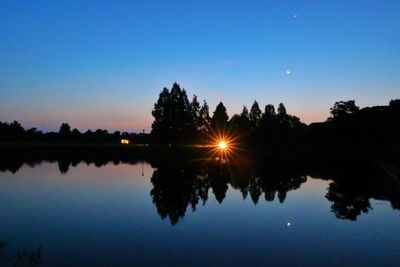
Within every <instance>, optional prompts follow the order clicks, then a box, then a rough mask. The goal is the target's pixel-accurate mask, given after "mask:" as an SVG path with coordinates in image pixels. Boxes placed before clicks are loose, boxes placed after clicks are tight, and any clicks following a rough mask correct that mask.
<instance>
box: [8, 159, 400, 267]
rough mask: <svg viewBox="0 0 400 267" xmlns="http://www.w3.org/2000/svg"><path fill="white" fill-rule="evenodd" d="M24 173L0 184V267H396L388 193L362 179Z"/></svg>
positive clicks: (271, 173) (222, 171)
mask: <svg viewBox="0 0 400 267" xmlns="http://www.w3.org/2000/svg"><path fill="white" fill-rule="evenodd" d="M31 165H32V166H29V165H27V164H24V165H23V166H22V167H20V166H18V168H10V169H8V170H5V169H3V172H0V213H1V220H0V242H1V243H0V260H1V261H0V263H1V266H29V265H30V266H159V265H163V266H177V265H179V266H188V265H192V266H221V265H222V264H226V265H229V266H240V265H246V266H252V265H255V266H257V265H258V266H266V265H269V266H288V265H291V266H400V253H399V247H400V212H399V209H398V208H399V204H398V203H399V202H398V201H397V200H396V199H397V198H396V195H395V194H396V192H394V193H393V192H392V191H390V189H388V187H387V186H386V185H384V183H383V182H382V180H380V178H379V177H375V174H374V175H367V176H365V173H369V172H363V171H360V170H359V169H356V170H348V169H346V168H344V169H343V170H341V171H335V170H337V169H338V168H331V170H328V171H326V170H312V169H307V168H299V167H298V166H296V167H294V166H291V165H287V164H285V165H280V164H271V165H270V166H267V167H265V166H264V165H263V166H261V167H260V166H258V167H256V166H251V167H249V168H245V169H244V170H239V169H234V168H233V169H232V168H227V167H222V168H221V166H209V165H207V164H204V163H202V162H196V161H194V162H191V163H190V164H188V165H185V164H179V163H175V164H173V163H171V162H169V163H154V162H152V163H151V164H149V163H147V162H140V161H138V162H130V163H128V162H124V163H119V162H118V161H117V162H108V163H106V162H102V163H99V164H97V166H96V165H95V164H89V165H88V164H85V163H84V162H75V163H73V164H70V163H69V162H67V163H65V162H62V161H60V162H41V163H39V164H31ZM332 170H333V171H332ZM357 175H359V176H360V177H354V176H357ZM360 181H362V182H360ZM393 194H394V195H393Z"/></svg>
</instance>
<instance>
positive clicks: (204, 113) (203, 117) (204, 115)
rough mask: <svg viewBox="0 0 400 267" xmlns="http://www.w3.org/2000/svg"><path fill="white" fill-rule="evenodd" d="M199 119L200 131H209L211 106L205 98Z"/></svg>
mask: <svg viewBox="0 0 400 267" xmlns="http://www.w3.org/2000/svg"><path fill="white" fill-rule="evenodd" d="M199 119H200V131H201V132H203V133H206V132H208V130H209V128H210V123H211V118H210V111H209V107H208V105H207V102H206V101H205V100H204V102H203V105H202V106H201V108H200V111H199Z"/></svg>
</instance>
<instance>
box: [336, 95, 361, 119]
mask: <svg viewBox="0 0 400 267" xmlns="http://www.w3.org/2000/svg"><path fill="white" fill-rule="evenodd" d="M359 110H360V108H359V107H358V106H356V102H355V101H354V100H349V101H339V102H335V105H334V106H333V107H332V108H331V115H332V118H333V119H338V118H345V117H346V116H348V115H353V114H355V113H357V112H358V111H359Z"/></svg>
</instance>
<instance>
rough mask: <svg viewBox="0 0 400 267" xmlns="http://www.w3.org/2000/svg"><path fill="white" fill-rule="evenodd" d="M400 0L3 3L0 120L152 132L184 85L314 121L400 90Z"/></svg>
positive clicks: (211, 96) (381, 101)
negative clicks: (161, 109) (339, 104)
mask: <svg viewBox="0 0 400 267" xmlns="http://www.w3.org/2000/svg"><path fill="white" fill-rule="evenodd" d="M399 64H400V1H398V0H394V1H385V0H375V1H369V0H363V1H349V0H343V1H342V0H331V1H328V0H325V1H316V0H315V1H313V0H303V1H294V0H293V1H285V0H282V1H275V0H271V1H267V0H263V1H256V0H255V1H244V0H243V1H234V0H229V1H223V0H220V1H219V0H218V1H216V0H212V1H206V0H203V1H189V0H185V1H174V0H168V1H155V0H144V1H118V0H116V1H88V0H76V1H74V0H68V1H54V0H50V1H42V0H0V121H9V122H11V121H14V120H17V121H19V122H20V123H21V124H22V125H23V126H24V127H25V128H30V127H36V128H38V129H41V130H44V131H53V130H58V128H59V126H60V124H61V122H68V123H69V124H70V125H71V127H73V128H78V129H80V130H86V129H88V128H90V129H97V128H102V129H108V130H110V131H113V130H122V131H129V132H132V131H141V130H142V129H145V131H146V132H148V131H150V129H151V122H152V120H153V118H152V116H151V110H152V108H153V105H154V102H155V101H156V100H157V98H158V94H159V93H160V91H161V90H162V89H163V88H164V87H167V88H171V86H172V84H173V83H174V82H177V83H179V84H180V85H181V86H182V87H184V88H185V89H186V90H187V92H188V94H189V96H190V97H191V96H192V95H193V94H196V95H197V96H198V98H199V99H200V100H203V99H205V100H207V102H208V103H209V105H210V109H211V110H210V111H211V112H212V111H213V110H214V108H215V106H216V104H218V102H219V101H222V102H223V103H224V104H225V106H226V107H227V110H228V114H229V115H230V116H231V115H233V114H234V113H239V112H240V111H241V109H242V107H243V105H246V106H248V107H249V106H251V104H252V103H253V101H254V100H257V101H258V102H259V104H260V106H261V107H262V108H263V107H264V106H265V105H266V104H274V105H275V106H277V105H278V104H279V103H280V102H283V103H284V104H285V106H286V108H287V111H288V113H291V114H293V115H296V116H298V117H300V119H301V120H302V121H303V122H305V123H311V122H317V121H324V120H325V119H326V118H327V117H328V116H329V108H330V107H332V106H333V104H334V103H335V101H340V100H350V99H354V100H355V101H356V104H357V105H359V106H360V107H365V106H372V105H386V104H388V102H389V101H390V100H391V99H395V98H400V75H399V67H400V66H399Z"/></svg>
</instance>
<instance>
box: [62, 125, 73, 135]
mask: <svg viewBox="0 0 400 267" xmlns="http://www.w3.org/2000/svg"><path fill="white" fill-rule="evenodd" d="M59 133H60V135H68V134H70V133H71V126H69V124H68V123H65V122H63V123H62V124H61V126H60V130H59Z"/></svg>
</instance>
